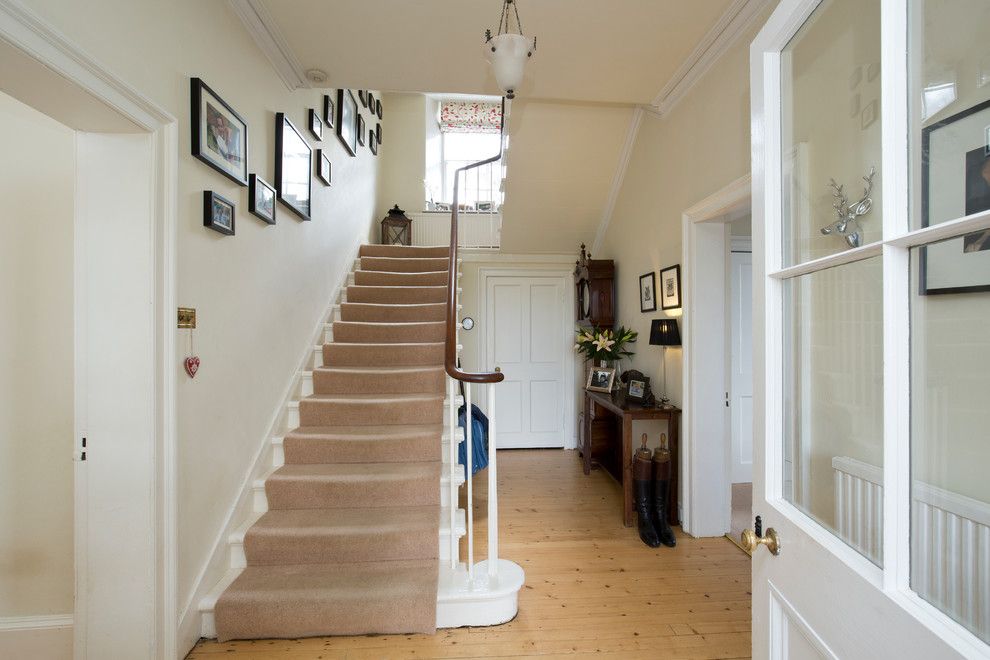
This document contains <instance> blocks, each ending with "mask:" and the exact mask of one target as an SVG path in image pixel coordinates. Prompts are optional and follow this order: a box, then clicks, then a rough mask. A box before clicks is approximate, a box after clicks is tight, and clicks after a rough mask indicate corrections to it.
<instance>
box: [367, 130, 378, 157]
mask: <svg viewBox="0 0 990 660" xmlns="http://www.w3.org/2000/svg"><path fill="white" fill-rule="evenodd" d="M368 148H369V149H371V153H372V154H374V155H376V156H377V155H378V138H377V137H375V132H374V131H373V130H369V131H368Z"/></svg>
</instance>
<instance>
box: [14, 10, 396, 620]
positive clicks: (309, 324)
mask: <svg viewBox="0 0 990 660" xmlns="http://www.w3.org/2000/svg"><path fill="white" fill-rule="evenodd" d="M27 4H28V6H29V7H30V8H31V9H33V10H35V11H37V12H38V13H39V14H40V15H41V16H42V18H44V19H45V20H47V21H49V22H51V23H52V24H53V25H54V26H55V27H56V28H57V29H59V30H61V31H62V32H63V33H65V34H66V35H68V36H69V38H70V39H71V40H73V41H74V42H75V43H76V44H78V45H79V46H80V47H81V48H83V49H84V50H85V51H87V52H88V53H90V54H91V55H92V56H93V57H95V58H96V59H97V60H99V61H101V62H103V63H105V65H106V66H107V67H108V68H109V69H110V70H112V71H113V72H114V73H116V74H117V75H118V76H120V77H121V78H123V79H124V80H125V81H127V82H128V83H129V84H131V85H132V86H134V87H135V88H136V89H138V90H139V91H140V92H141V93H143V94H146V95H147V96H149V97H151V98H152V99H154V100H155V101H157V102H158V103H159V104H161V105H162V106H163V107H164V108H166V109H167V110H168V111H169V112H171V113H172V114H173V115H174V116H175V117H176V118H177V119H178V120H179V125H180V136H181V151H180V158H179V227H178V246H177V248H178V249H177V259H178V275H177V302H178V303H179V304H181V305H183V306H191V307H196V308H197V309H198V315H199V319H198V322H199V327H198V329H197V330H196V334H195V351H196V353H197V354H198V355H199V356H200V358H201V360H202V366H201V368H200V370H199V373H198V374H197V376H196V378H195V380H190V379H189V378H188V377H187V376H186V375H185V372H184V371H183V369H182V366H181V364H180V363H179V362H178V361H177V362H176V365H175V369H176V374H177V378H178V391H177V406H178V436H179V453H178V471H179V488H178V490H179V498H180V499H179V502H178V508H179V549H178V551H179V585H178V586H179V594H178V600H179V605H180V608H185V607H186V606H189V605H192V606H195V604H194V603H190V601H189V599H190V597H191V594H192V589H193V585H194V581H195V579H196V577H197V575H198V574H199V572H200V571H201V570H202V569H203V567H204V565H205V563H206V562H207V560H208V557H209V554H210V550H211V548H212V546H213V543H214V541H215V540H216V538H217V535H218V534H219V532H220V530H221V528H222V523H223V521H224V518H225V516H226V514H227V511H228V509H229V508H230V506H231V505H232V503H233V502H234V499H235V497H236V495H237V494H238V491H239V487H240V483H241V481H242V480H243V479H244V477H245V475H246V473H247V470H248V468H249V466H250V465H251V461H252V459H253V457H254V455H255V453H256V452H257V450H258V448H259V447H260V446H261V444H262V443H263V442H264V441H265V439H266V438H265V435H266V433H267V431H268V429H269V426H270V424H271V422H272V418H273V415H274V414H275V413H276V408H277V406H278V405H279V404H280V402H281V399H282V396H283V394H284V392H285V389H286V387H287V385H288V383H289V380H290V378H291V377H292V375H293V372H294V370H295V369H296V368H297V366H298V363H299V360H300V357H301V355H302V353H303V351H304V350H305V348H306V345H307V343H308V342H309V341H310V340H311V336H312V333H313V331H314V328H315V327H316V324H317V322H318V320H319V319H320V317H321V315H322V314H323V313H324V312H325V311H326V309H327V305H328V303H329V302H330V296H331V294H332V291H333V289H334V286H335V285H336V284H337V282H336V281H335V278H336V276H337V275H338V273H339V272H340V271H341V269H343V268H346V265H347V260H348V259H349V258H350V257H351V256H352V254H353V251H354V249H355V248H356V246H357V244H358V243H359V242H363V241H366V240H368V239H369V237H371V236H373V235H377V232H374V231H373V229H374V227H373V224H372V222H373V220H375V219H376V216H377V213H376V208H375V206H376V199H377V180H378V168H379V160H378V158H376V157H374V156H372V155H371V153H370V151H369V150H368V149H367V148H366V147H365V148H361V149H360V150H359V152H358V156H357V157H354V158H352V157H350V156H349V155H346V153H345V151H344V149H343V147H342V145H341V144H340V143H339V141H338V140H337V138H336V137H335V136H334V135H333V134H327V135H325V137H324V140H323V142H322V143H317V142H315V141H314V140H313V139H312V137H311V136H309V135H308V132H306V130H305V126H306V111H307V109H308V108H317V109H320V108H322V92H321V91H318V90H300V91H296V92H289V91H288V90H287V89H286V87H285V86H284V84H283V83H282V82H281V80H280V79H279V78H278V77H277V76H276V75H275V73H274V72H273V70H272V68H271V65H270V64H269V62H268V60H267V59H266V58H265V56H264V55H263V54H262V53H261V52H260V51H259V50H258V49H257V47H256V46H255V44H254V42H253V41H252V40H251V38H250V37H249V36H248V34H247V32H246V31H245V30H244V29H243V27H242V26H241V24H240V21H239V20H238V19H237V17H236V16H235V15H234V14H233V13H232V11H231V10H230V9H229V7H228V5H227V4H226V3H212V2H210V3H202V2H195V1H193V0H181V1H178V2H169V3H156V2H150V1H149V0H142V1H140V2H125V1H123V0H93V1H92V2H87V3H66V2H63V1H60V0H29V2H28V3H27ZM194 76H198V77H201V78H203V79H204V80H205V81H206V82H207V84H209V85H210V86H211V87H213V88H214V89H215V90H216V92H217V93H218V94H220V95H221V96H222V97H223V98H224V99H225V100H226V101H227V102H228V103H230V104H231V105H232V106H233V107H234V108H235V109H236V110H237V111H238V112H239V113H241V114H242V116H244V118H245V119H246V120H247V121H248V123H249V125H250V152H249V163H250V170H251V171H252V172H257V173H258V174H259V175H260V176H262V177H263V178H265V179H266V180H268V181H272V180H273V178H274V115H275V113H276V112H280V111H281V112H285V113H287V115H288V117H289V118H290V119H291V120H292V121H293V122H294V123H295V124H296V125H297V126H299V127H301V128H302V130H303V132H304V134H305V135H306V137H307V140H308V141H309V142H310V144H311V145H312V146H313V147H314V148H316V147H320V148H323V149H326V150H327V151H328V152H329V155H330V158H331V161H332V164H333V185H332V186H331V187H329V188H327V187H324V186H323V185H322V184H321V183H319V182H318V181H317V180H315V179H314V181H313V193H314V199H313V210H314V213H313V220H312V222H302V221H300V220H298V219H296V217H295V216H294V215H293V214H292V213H290V212H289V211H288V210H287V209H286V208H285V207H284V206H282V205H279V206H278V216H279V217H278V224H277V225H276V226H268V225H265V224H263V223H261V222H260V221H259V220H257V219H255V218H254V217H253V216H251V215H250V214H248V213H247V188H242V187H238V186H236V185H235V184H233V183H231V182H229V181H228V180H227V179H225V178H224V177H222V176H221V175H220V174H218V173H217V172H215V171H214V170H212V169H210V168H209V167H207V166H206V165H204V164H202V163H200V162H199V161H198V160H196V159H194V158H193V157H192V156H190V155H189V144H190V137H189V131H190V127H189V79H190V78H191V77H194ZM330 83H331V84H333V83H334V81H333V80H331V81H330ZM364 112H365V115H366V116H365V119H366V122H368V123H369V124H370V125H374V122H371V121H370V115H368V114H367V110H364ZM387 118H388V115H387V114H386V119H387ZM387 124H388V122H387V121H386V122H385V126H384V127H383V130H384V133H385V140H386V143H387V142H388V140H389V139H390V137H389V136H390V134H389V132H388V126H387ZM203 190H214V191H216V192H218V193H220V194H222V195H224V196H226V197H228V198H230V199H232V200H234V201H235V202H236V203H237V205H238V209H237V235H236V236H234V237H225V236H221V235H220V234H217V233H215V232H212V231H210V230H208V229H206V228H204V227H203V226H202V194H203ZM177 339H178V342H179V346H180V347H181V348H182V350H185V347H186V346H187V342H188V339H189V337H188V333H187V332H177ZM209 577H210V576H208V579H209Z"/></svg>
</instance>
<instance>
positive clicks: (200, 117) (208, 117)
mask: <svg viewBox="0 0 990 660" xmlns="http://www.w3.org/2000/svg"><path fill="white" fill-rule="evenodd" d="M189 97H190V109H191V118H192V125H191V127H190V131H189V132H190V134H191V135H192V155H193V156H194V157H196V158H198V159H199V160H201V161H202V162H204V163H206V164H207V165H209V166H210V167H212V168H213V169H215V170H216V171H217V172H220V174H223V175H224V176H225V177H227V178H228V179H230V180H231V181H233V182H234V183H236V184H237V185H240V186H246V185H247V184H248V123H247V122H246V121H244V118H243V117H241V116H240V115H239V114H238V113H237V111H236V110H234V109H233V108H232V107H231V106H230V104H229V103H227V102H226V101H224V100H223V99H222V98H221V97H220V95H219V94H217V93H216V92H215V91H213V89H212V88H211V87H210V86H209V85H207V84H206V83H205V82H203V81H202V80H201V79H199V78H192V79H191V80H190V94H189ZM221 132H222V133H225V134H226V135H225V136H223V137H221V135H220V133H221Z"/></svg>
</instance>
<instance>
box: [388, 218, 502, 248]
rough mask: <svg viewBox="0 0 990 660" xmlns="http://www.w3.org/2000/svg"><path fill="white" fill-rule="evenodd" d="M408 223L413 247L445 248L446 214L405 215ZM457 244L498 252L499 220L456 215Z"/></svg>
mask: <svg viewBox="0 0 990 660" xmlns="http://www.w3.org/2000/svg"><path fill="white" fill-rule="evenodd" d="M406 215H408V216H409V218H410V219H411V220H412V242H413V245H424V246H434V245H449V244H450V212H449V211H448V212H442V213H441V212H424V213H407V214H406ZM459 218H460V226H459V227H458V228H457V240H458V244H459V245H460V246H461V247H466V248H498V247H500V246H501V244H502V241H501V238H500V237H501V231H502V216H501V214H497V213H465V212H463V211H462V212H461V213H460V215H459Z"/></svg>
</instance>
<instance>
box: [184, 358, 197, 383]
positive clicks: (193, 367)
mask: <svg viewBox="0 0 990 660" xmlns="http://www.w3.org/2000/svg"><path fill="white" fill-rule="evenodd" d="M183 364H184V365H185V367H186V373H187V374H189V377H190V378H195V377H196V372H197V371H199V358H198V357H196V356H195V355H194V356H192V357H187V358H186V359H185V362H184V363H183Z"/></svg>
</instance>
